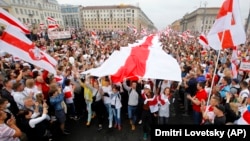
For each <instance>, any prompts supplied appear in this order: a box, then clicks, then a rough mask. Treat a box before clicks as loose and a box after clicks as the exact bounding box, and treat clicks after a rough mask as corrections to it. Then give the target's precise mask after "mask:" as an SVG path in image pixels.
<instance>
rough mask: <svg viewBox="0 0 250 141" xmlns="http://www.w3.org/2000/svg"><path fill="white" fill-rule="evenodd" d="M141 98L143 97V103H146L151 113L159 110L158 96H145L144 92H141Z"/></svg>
mask: <svg viewBox="0 0 250 141" xmlns="http://www.w3.org/2000/svg"><path fill="white" fill-rule="evenodd" d="M146 85H148V84H146ZM142 98H143V99H144V102H145V103H144V104H148V106H149V110H150V112H151V113H155V112H157V111H158V110H159V106H158V97H157V96H156V95H154V96H153V97H152V98H147V96H146V94H144V93H143V94H142Z"/></svg>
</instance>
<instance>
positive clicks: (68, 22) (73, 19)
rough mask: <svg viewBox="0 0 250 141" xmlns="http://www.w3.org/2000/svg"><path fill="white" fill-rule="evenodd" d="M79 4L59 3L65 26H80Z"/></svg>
mask: <svg viewBox="0 0 250 141" xmlns="http://www.w3.org/2000/svg"><path fill="white" fill-rule="evenodd" d="M80 10H81V6H76V5H61V12H62V18H63V23H64V26H65V27H66V28H77V29H79V28H82V27H83V26H82V20H81V16H80Z"/></svg>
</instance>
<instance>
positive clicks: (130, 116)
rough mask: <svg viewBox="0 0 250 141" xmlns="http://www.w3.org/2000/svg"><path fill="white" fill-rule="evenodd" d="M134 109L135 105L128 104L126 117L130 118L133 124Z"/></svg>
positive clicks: (134, 120)
mask: <svg viewBox="0 0 250 141" xmlns="http://www.w3.org/2000/svg"><path fill="white" fill-rule="evenodd" d="M136 110H137V106H130V105H128V118H129V119H130V120H132V123H133V125H135V122H136Z"/></svg>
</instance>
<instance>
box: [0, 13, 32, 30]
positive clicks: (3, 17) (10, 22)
mask: <svg viewBox="0 0 250 141" xmlns="http://www.w3.org/2000/svg"><path fill="white" fill-rule="evenodd" d="M0 17H1V19H3V20H5V21H6V22H8V23H9V24H11V25H13V26H16V27H18V28H20V29H21V30H22V31H23V32H24V33H25V34H30V31H29V30H27V29H25V28H23V27H22V26H20V25H19V24H18V23H16V22H15V21H14V20H12V19H10V18H9V17H7V16H6V15H4V14H3V13H0Z"/></svg>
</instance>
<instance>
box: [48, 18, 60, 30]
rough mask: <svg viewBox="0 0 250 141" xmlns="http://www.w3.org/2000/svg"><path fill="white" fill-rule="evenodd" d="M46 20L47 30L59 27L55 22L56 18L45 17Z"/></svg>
mask: <svg viewBox="0 0 250 141" xmlns="http://www.w3.org/2000/svg"><path fill="white" fill-rule="evenodd" d="M47 21H48V30H49V31H53V30H56V29H58V28H59V24H58V23H57V21H56V19H54V18H52V17H47Z"/></svg>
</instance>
